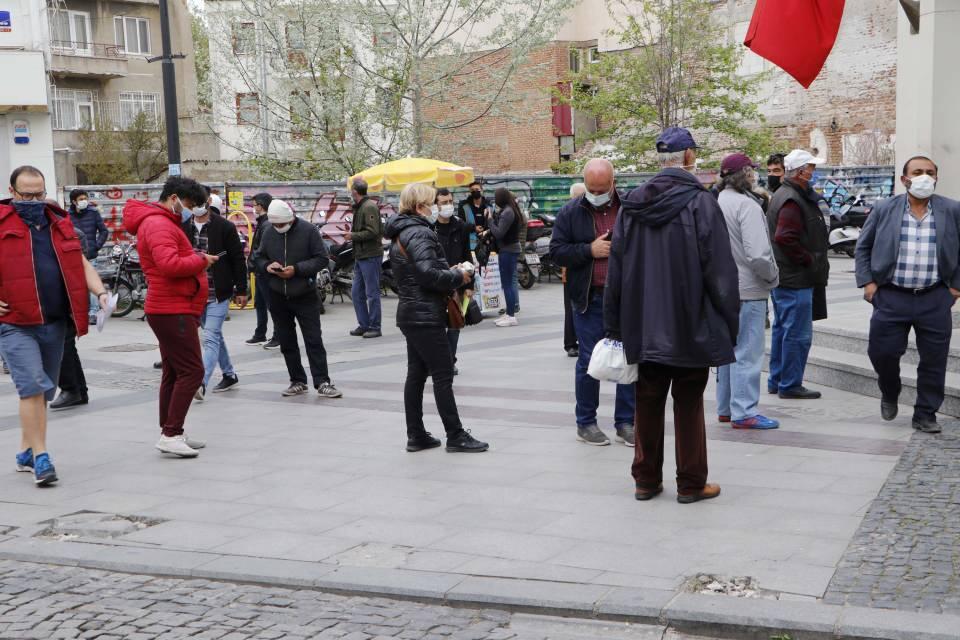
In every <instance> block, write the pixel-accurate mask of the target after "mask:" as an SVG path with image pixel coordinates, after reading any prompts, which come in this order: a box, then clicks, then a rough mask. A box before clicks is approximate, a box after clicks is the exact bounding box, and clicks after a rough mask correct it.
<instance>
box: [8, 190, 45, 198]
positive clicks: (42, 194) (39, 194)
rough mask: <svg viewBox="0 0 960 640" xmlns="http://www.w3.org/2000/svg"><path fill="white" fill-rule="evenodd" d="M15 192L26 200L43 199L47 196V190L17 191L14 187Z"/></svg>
mask: <svg viewBox="0 0 960 640" xmlns="http://www.w3.org/2000/svg"><path fill="white" fill-rule="evenodd" d="M13 192H14V193H15V194H17V195H18V196H20V197H21V198H22V199H24V200H43V199H44V198H46V197H47V192H46V191H37V192H35V193H24V192H23V191H17V190H16V189H14V190H13Z"/></svg>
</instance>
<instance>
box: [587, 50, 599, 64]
mask: <svg viewBox="0 0 960 640" xmlns="http://www.w3.org/2000/svg"><path fill="white" fill-rule="evenodd" d="M587 62H589V63H590V64H593V63H594V62H600V49H598V48H597V47H590V48H589V49H587Z"/></svg>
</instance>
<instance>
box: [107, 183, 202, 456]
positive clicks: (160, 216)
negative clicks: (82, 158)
mask: <svg viewBox="0 0 960 640" xmlns="http://www.w3.org/2000/svg"><path fill="white" fill-rule="evenodd" d="M206 202H207V192H206V190H205V189H204V187H203V185H201V184H200V183H199V182H197V181H195V180H191V179H190V178H182V177H179V176H178V177H172V178H169V179H168V180H167V182H166V183H165V184H164V185H163V191H161V192H160V200H159V202H141V201H139V200H127V204H126V206H124V208H123V226H124V228H125V229H126V230H127V232H128V233H130V234H132V235H135V236H137V252H138V253H139V254H140V264H141V266H143V273H144V275H145V276H146V277H147V301H146V303H145V304H144V311H146V313H147V324H149V325H150V328H151V329H153V333H154V335H156V336H157V342H159V343H160V358H161V361H162V365H161V366H162V368H163V376H162V377H161V379H160V429H161V431H162V434H161V436H160V440H158V441H157V445H156V446H157V449H159V450H160V451H161V452H162V453H169V454H172V455H176V456H179V457H181V458H195V457H197V455H198V454H199V451H198V449H202V448H203V447H204V446H206V443H204V442H203V441H202V440H196V439H193V438H188V437H187V436H186V435H184V432H183V423H184V422H185V421H186V418H187V411H188V410H189V409H190V403H191V402H192V401H193V395H194V394H195V393H196V392H197V389H199V388H200V385H201V384H203V375H204V369H203V356H202V355H201V352H200V338H199V336H198V335H197V330H198V329H199V327H200V314H202V313H203V310H204V308H205V307H206V305H207V293H208V290H209V289H208V285H207V276H206V273H205V272H206V270H207V269H209V268H210V267H211V266H213V264H214V263H216V262H217V256H213V255H210V254H207V253H200V252H198V251H194V249H193V245H192V244H190V241H189V240H188V239H187V234H185V233H184V232H183V229H181V225H182V224H183V223H184V222H186V221H187V220H189V219H190V217H191V216H193V213H194V212H193V211H192V209H193V208H194V207H196V208H197V211H198V212H199V211H200V210H202V209H203V206H204V204H205V203H206Z"/></svg>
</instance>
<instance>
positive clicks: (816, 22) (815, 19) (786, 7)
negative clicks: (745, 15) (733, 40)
mask: <svg viewBox="0 0 960 640" xmlns="http://www.w3.org/2000/svg"><path fill="white" fill-rule="evenodd" d="M843 5H844V0H757V6H756V7H755V8H754V10H753V19H752V20H751V21H750V28H749V29H748V30H747V37H746V39H744V41H743V44H745V45H746V46H747V48H749V49H751V50H752V51H753V52H754V53H756V54H757V55H758V56H761V57H763V58H766V59H767V60H769V61H770V62H772V63H773V64H775V65H777V66H778V67H780V68H781V69H783V70H784V71H786V72H787V73H789V74H790V75H791V76H793V77H794V78H796V79H797V82H799V83H800V84H802V85H803V86H804V88H809V87H810V85H811V84H812V83H813V81H814V80H816V78H817V75H819V74H820V70H821V69H823V65H824V63H825V62H826V61H827V56H828V55H830V50H831V49H833V43H834V42H836V40H837V32H838V31H839V30H840V20H841V18H843Z"/></svg>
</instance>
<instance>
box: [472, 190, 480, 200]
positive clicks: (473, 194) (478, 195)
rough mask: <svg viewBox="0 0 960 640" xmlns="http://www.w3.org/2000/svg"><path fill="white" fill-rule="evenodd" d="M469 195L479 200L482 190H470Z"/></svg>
mask: <svg viewBox="0 0 960 640" xmlns="http://www.w3.org/2000/svg"><path fill="white" fill-rule="evenodd" d="M470 197H471V198H473V199H474V200H479V199H480V198H482V197H483V192H482V191H471V192H470Z"/></svg>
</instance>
